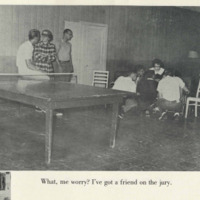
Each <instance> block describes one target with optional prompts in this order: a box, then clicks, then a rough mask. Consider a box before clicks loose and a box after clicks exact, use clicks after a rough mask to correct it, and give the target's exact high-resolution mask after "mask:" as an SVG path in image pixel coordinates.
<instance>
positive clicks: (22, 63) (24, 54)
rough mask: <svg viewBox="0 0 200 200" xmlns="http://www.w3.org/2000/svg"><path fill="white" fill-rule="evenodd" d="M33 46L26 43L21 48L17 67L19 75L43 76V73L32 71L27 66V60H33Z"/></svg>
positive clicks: (18, 52)
mask: <svg viewBox="0 0 200 200" xmlns="http://www.w3.org/2000/svg"><path fill="white" fill-rule="evenodd" d="M32 55H33V45H32V43H31V42H30V41H26V42H24V43H23V44H21V46H20V47H19V49H18V51H17V58H16V65H17V67H18V73H19V74H41V73H42V72H40V71H36V70H31V69H29V68H28V67H27V65H26V60H32Z"/></svg>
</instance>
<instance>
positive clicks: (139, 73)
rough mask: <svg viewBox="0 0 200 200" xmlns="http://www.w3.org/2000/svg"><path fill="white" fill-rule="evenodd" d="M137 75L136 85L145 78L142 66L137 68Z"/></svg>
mask: <svg viewBox="0 0 200 200" xmlns="http://www.w3.org/2000/svg"><path fill="white" fill-rule="evenodd" d="M136 73H137V79H136V85H137V84H138V83H139V82H140V80H142V79H143V78H144V73H145V69H144V67H143V66H142V65H137V66H136Z"/></svg>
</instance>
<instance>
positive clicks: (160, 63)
mask: <svg viewBox="0 0 200 200" xmlns="http://www.w3.org/2000/svg"><path fill="white" fill-rule="evenodd" d="M155 64H159V65H160V67H164V64H163V62H162V61H161V60H160V59H157V58H156V59H154V60H153V61H152V67H154V65H155Z"/></svg>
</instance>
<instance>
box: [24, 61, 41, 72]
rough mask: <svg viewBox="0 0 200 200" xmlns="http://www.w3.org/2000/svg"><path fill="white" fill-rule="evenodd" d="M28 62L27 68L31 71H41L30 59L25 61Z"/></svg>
mask: <svg viewBox="0 0 200 200" xmlns="http://www.w3.org/2000/svg"><path fill="white" fill-rule="evenodd" d="M25 62H26V66H27V68H29V69H31V70H34V71H40V70H39V69H38V68H37V66H35V65H34V64H33V63H32V61H31V60H30V59H29V60H25Z"/></svg>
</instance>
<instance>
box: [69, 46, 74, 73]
mask: <svg viewBox="0 0 200 200" xmlns="http://www.w3.org/2000/svg"><path fill="white" fill-rule="evenodd" d="M69 57H70V63H71V66H72V72H73V71H74V67H73V63H72V45H71V44H70V52H69Z"/></svg>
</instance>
